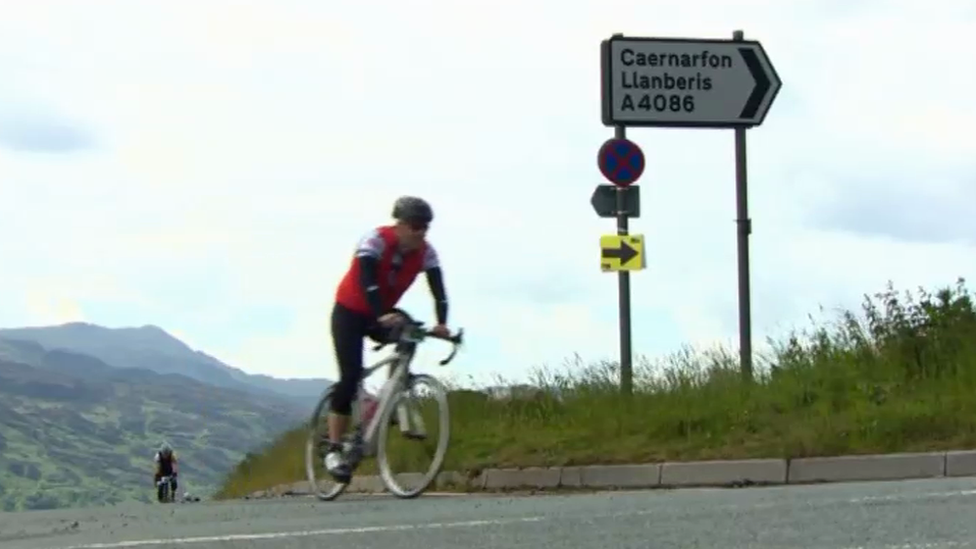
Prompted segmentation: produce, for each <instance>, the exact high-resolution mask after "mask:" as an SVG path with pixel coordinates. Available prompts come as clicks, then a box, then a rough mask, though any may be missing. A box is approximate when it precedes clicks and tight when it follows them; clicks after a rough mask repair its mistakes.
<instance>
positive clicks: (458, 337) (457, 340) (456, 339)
mask: <svg viewBox="0 0 976 549" xmlns="http://www.w3.org/2000/svg"><path fill="white" fill-rule="evenodd" d="M463 339H464V328H461V329H460V330H458V332H457V333H456V334H454V335H453V336H451V337H449V338H447V340H448V341H450V342H451V343H453V344H454V345H453V346H452V347H451V354H449V355H447V358H445V359H444V360H441V361H440V363H439V364H440V365H441V366H447V363H448V362H450V361H452V360H454V355H456V354H457V352H458V347H460V346H461V342H462V341H463Z"/></svg>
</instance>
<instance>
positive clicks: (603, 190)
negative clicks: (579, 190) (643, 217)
mask: <svg viewBox="0 0 976 549" xmlns="http://www.w3.org/2000/svg"><path fill="white" fill-rule="evenodd" d="M618 192H619V193H623V195H624V215H625V216H627V217H630V218H638V217H640V187H639V186H637V185H634V186H631V187H619V188H618V187H614V186H613V185H597V186H596V187H595V188H594V189H593V194H592V195H591V196H590V205H592V206H593V210H594V211H596V215H598V216H600V217H617V193H618Z"/></svg>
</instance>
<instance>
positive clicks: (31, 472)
mask: <svg viewBox="0 0 976 549" xmlns="http://www.w3.org/2000/svg"><path fill="white" fill-rule="evenodd" d="M306 412H307V410H305V407H303V406H300V405H294V404H289V403H288V402H287V401H285V400H284V398H280V399H275V398H254V397H253V395H251V394H248V393H246V392H241V391H237V390H232V389H227V388H222V387H217V386H214V385H208V384H204V383H201V382H199V381H196V380H193V379H190V378H188V377H185V376H182V375H173V374H169V375H161V374H158V373H155V372H152V371H149V370H145V369H138V368H117V367H113V366H109V365H107V364H105V363H104V362H102V361H101V360H99V359H97V358H94V357H92V356H88V355H84V354H80V353H74V352H69V351H60V350H54V351H51V350H47V349H44V348H43V347H41V346H40V345H38V344H36V343H34V342H27V341H16V340H5V339H0V509H2V510H7V511H10V510H18V509H49V508H56V507H66V506H78V505H91V504H106V503H116V502H121V501H125V500H143V501H147V500H148V499H149V498H150V497H151V495H152V476H151V475H152V464H151V459H152V456H153V453H154V450H155V449H156V447H157V446H158V444H159V442H160V441H161V440H163V439H165V440H168V441H170V443H171V444H173V445H174V447H175V448H176V449H177V451H178V452H179V455H180V457H181V461H182V469H181V489H182V488H185V489H186V490H188V491H190V492H191V493H193V494H195V495H201V496H206V495H207V494H209V493H210V492H211V491H212V490H213V489H214V487H215V486H216V485H217V484H218V483H219V481H220V479H221V478H222V477H223V476H224V475H226V473H227V472H228V471H229V470H230V469H231V468H232V467H233V465H234V464H236V463H238V462H239V461H240V460H241V459H242V458H243V457H244V456H245V454H246V453H247V452H248V451H249V450H251V449H253V448H255V447H257V446H261V445H263V444H265V443H267V442H268V441H269V440H273V439H274V438H275V437H276V436H277V435H278V434H280V433H281V432H282V431H284V430H287V429H288V428H290V427H294V425H295V424H296V423H297V422H298V421H300V420H301V418H302V417H303V416H304V414H305V413H306Z"/></svg>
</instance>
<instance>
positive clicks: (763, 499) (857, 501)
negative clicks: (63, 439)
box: [0, 479, 976, 549]
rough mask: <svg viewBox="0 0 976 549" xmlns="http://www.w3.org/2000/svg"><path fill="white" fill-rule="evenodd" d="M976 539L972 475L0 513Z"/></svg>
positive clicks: (56, 547) (224, 543)
mask: <svg viewBox="0 0 976 549" xmlns="http://www.w3.org/2000/svg"><path fill="white" fill-rule="evenodd" d="M329 546H332V547H337V548H339V547H341V548H342V549H365V548H377V547H383V548H389V549H393V548H394V546H397V547H402V548H406V549H421V548H422V549H448V548H450V549H474V548H492V549H510V548H516V547H524V548H540V547H556V548H559V549H627V548H633V549H651V548H653V549H663V548H670V547H675V548H677V547H680V548H682V549H686V548H696V547H708V548H721V549H738V548H747V547H748V548H764V549H772V548H777V549H780V548H782V549H785V548H791V549H792V548H795V549H801V548H802V549H814V548H816V549H875V548H878V549H881V548H883V549H943V548H961V547H970V546H973V547H976V479H966V480H958V479H939V480H926V481H906V482H886V483H861V484H831V485H817V486H791V487H776V488H746V489H733V490H675V491H663V490H662V491H646V492H602V493H595V494H573V495H544V496H518V497H512V496H493V495H477V496H444V497H441V496H425V497H421V498H419V499H416V500H412V501H400V500H395V499H392V498H389V497H386V496H372V497H363V496H359V497H356V496H351V495H347V496H345V497H343V498H340V499H339V500H337V501H335V502H331V503H322V502H318V501H313V500H311V499H298V498H295V499H280V500H256V501H239V502H223V503H217V502H214V503H194V504H183V505H171V506H159V505H132V506H125V507H122V506H119V507H108V508H93V509H85V510H59V511H35V512H28V513H0V547H2V548H3V549H114V548H124V547H146V548H153V549H155V548H164V547H179V548H181V549H213V548H217V547H235V548H266V549H304V548H312V547H314V548H316V549H318V548H320V547H329Z"/></svg>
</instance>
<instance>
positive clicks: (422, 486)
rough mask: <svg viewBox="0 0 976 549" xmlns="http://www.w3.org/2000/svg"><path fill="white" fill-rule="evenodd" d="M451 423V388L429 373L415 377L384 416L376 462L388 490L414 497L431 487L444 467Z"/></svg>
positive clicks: (381, 421) (412, 377) (398, 494)
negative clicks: (449, 394) (449, 401)
mask: <svg viewBox="0 0 976 549" xmlns="http://www.w3.org/2000/svg"><path fill="white" fill-rule="evenodd" d="M394 419H395V420H396V423H395V424H394V423H393V421H394ZM450 425H451V422H450V414H449V410H448V405H447V389H446V388H445V387H444V386H443V385H442V384H441V383H440V382H439V381H437V379H435V378H433V377H431V376H429V375H425V374H419V375H413V376H411V377H410V379H409V380H408V381H407V384H406V387H405V388H404V389H403V390H402V391H400V392H399V393H398V394H397V395H396V397H395V398H394V399H393V400H392V402H391V403H390V405H389V406H387V408H386V410H384V413H383V417H382V418H380V423H379V432H378V433H377V436H378V437H379V441H378V442H379V444H378V447H377V451H376V462H377V465H378V467H379V472H380V478H381V479H382V480H383V484H384V485H385V486H386V488H387V490H389V491H390V492H391V493H392V494H393V495H395V496H397V497H400V498H414V497H417V496H419V495H420V494H422V493H423V492H424V490H426V489H427V487H428V486H430V484H431V483H432V482H433V481H434V479H435V478H436V477H437V475H438V474H439V473H440V471H441V468H442V467H443V466H444V458H445V457H446V456H447V447H448V444H449V442H450ZM428 460H429V462H428ZM403 469H405V471H403ZM398 470H399V471H403V472H398ZM409 486H412V487H409Z"/></svg>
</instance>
